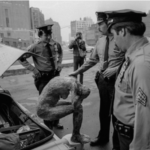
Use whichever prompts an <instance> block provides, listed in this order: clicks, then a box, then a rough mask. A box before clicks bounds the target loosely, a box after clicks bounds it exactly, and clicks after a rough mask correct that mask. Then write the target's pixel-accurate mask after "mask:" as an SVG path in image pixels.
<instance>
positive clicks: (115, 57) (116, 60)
mask: <svg viewBox="0 0 150 150" xmlns="http://www.w3.org/2000/svg"><path fill="white" fill-rule="evenodd" d="M105 46H106V36H103V37H101V38H99V40H98V41H97V43H96V46H95V48H94V50H93V52H92V53H91V56H90V58H89V60H87V61H86V62H85V63H84V64H83V65H82V66H81V67H80V68H79V69H78V70H79V72H84V71H86V70H88V69H89V68H91V67H93V66H94V65H96V64H97V63H98V62H99V70H100V71H101V70H102V69H103V66H104V51H105ZM108 55H109V59H108V67H110V68H115V67H116V66H119V65H120V64H121V62H122V60H123V58H124V53H122V52H121V51H119V50H118V49H117V48H116V46H115V43H114V41H113V37H112V36H110V37H109V50H108ZM116 71H117V70H116Z"/></svg>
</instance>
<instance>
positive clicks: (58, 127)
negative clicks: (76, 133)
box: [53, 124, 64, 130]
mask: <svg viewBox="0 0 150 150" xmlns="http://www.w3.org/2000/svg"><path fill="white" fill-rule="evenodd" d="M53 127H54V128H56V129H61V130H62V129H64V127H63V125H61V124H56V125H54V126H53Z"/></svg>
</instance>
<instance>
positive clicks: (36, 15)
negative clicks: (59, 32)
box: [30, 7, 45, 30]
mask: <svg viewBox="0 0 150 150" xmlns="http://www.w3.org/2000/svg"><path fill="white" fill-rule="evenodd" d="M30 15H31V29H33V30H34V29H36V28H37V27H40V26H42V25H44V24H45V21H44V15H43V13H42V12H41V11H40V9H39V8H34V7H31V8H30Z"/></svg>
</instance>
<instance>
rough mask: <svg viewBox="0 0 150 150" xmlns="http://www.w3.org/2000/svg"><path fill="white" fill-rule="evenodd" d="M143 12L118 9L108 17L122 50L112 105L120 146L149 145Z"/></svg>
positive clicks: (148, 56) (148, 57)
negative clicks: (121, 63) (122, 61)
mask: <svg viewBox="0 0 150 150" xmlns="http://www.w3.org/2000/svg"><path fill="white" fill-rule="evenodd" d="M145 16H146V13H144V12H139V11H133V10H120V11H114V12H112V14H111V16H110V19H109V24H110V25H109V31H110V32H111V33H112V34H113V36H114V40H115V43H116V45H117V46H118V47H119V48H120V49H121V50H122V51H124V52H126V54H125V62H124V63H123V65H122V67H121V70H120V73H119V75H118V77H117V80H116V83H115V98H114V106H113V113H114V115H115V117H116V122H115V128H116V129H117V132H118V135H119V141H120V148H121V150H146V149H147V150H148V149H150V136H149V135H150V44H149V43H148V40H147V38H146V37H144V32H145V30H146V27H145V24H144V23H143V22H142V17H145ZM111 17H113V19H111Z"/></svg>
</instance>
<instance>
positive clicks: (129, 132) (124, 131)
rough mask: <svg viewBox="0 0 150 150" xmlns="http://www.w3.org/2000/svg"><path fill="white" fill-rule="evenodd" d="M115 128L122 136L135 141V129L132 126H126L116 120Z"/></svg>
mask: <svg viewBox="0 0 150 150" xmlns="http://www.w3.org/2000/svg"><path fill="white" fill-rule="evenodd" d="M114 127H115V129H116V130H117V132H118V133H119V134H120V135H122V136H124V137H126V138H129V139H133V133H134V128H133V127H132V126H129V125H126V124H124V123H122V122H121V121H119V120H117V119H116V121H115V125H114Z"/></svg>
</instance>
